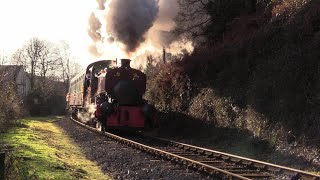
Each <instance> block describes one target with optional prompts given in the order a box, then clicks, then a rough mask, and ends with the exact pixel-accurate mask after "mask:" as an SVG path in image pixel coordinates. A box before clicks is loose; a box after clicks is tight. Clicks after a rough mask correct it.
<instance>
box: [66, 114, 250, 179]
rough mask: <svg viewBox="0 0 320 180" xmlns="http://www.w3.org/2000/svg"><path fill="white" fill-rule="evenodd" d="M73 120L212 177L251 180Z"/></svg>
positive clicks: (123, 142)
mask: <svg viewBox="0 0 320 180" xmlns="http://www.w3.org/2000/svg"><path fill="white" fill-rule="evenodd" d="M71 120H72V121H73V122H75V123H77V124H78V125H81V126H83V127H85V128H87V129H89V130H90V131H93V132H96V133H99V134H101V135H104V136H106V137H108V138H109V139H112V140H114V141H117V142H120V143H122V144H126V145H128V146H130V147H133V148H135V149H138V150H141V151H144V152H147V153H149V154H152V155H155V156H157V157H161V158H165V159H170V160H172V161H175V162H177V163H179V164H183V165H187V166H188V167H192V168H195V169H198V170H200V171H203V172H206V173H209V174H210V175H213V176H218V177H222V178H226V179H241V180H250V179H249V178H246V177H243V176H240V175H237V174H234V173H231V172H228V171H225V170H222V169H219V168H216V167H213V166H209V165H207V164H203V163H200V162H197V161H194V160H192V159H188V158H185V157H182V156H178V155H175V154H172V153H169V152H166V151H163V150H160V149H156V148H153V147H150V146H147V145H144V144H141V143H138V142H135V141H132V140H129V139H126V138H123V137H120V136H117V135H114V134H111V133H109V132H103V131H98V130H97V129H95V128H93V127H90V126H87V125H86V124H84V123H81V122H79V121H77V120H74V119H72V118H71Z"/></svg>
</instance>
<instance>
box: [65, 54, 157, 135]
mask: <svg viewBox="0 0 320 180" xmlns="http://www.w3.org/2000/svg"><path fill="white" fill-rule="evenodd" d="M116 64H117V63H116V61H114V60H101V61H96V62H94V63H92V64H90V65H88V66H87V68H86V70H85V71H84V72H82V73H80V74H78V75H77V76H76V77H74V78H73V79H72V80H71V81H70V88H69V93H68V95H67V98H66V99H67V103H68V106H69V108H70V109H71V111H72V117H73V118H74V119H77V120H80V121H82V122H85V123H87V124H89V125H91V126H93V127H95V128H97V129H98V130H109V129H111V130H112V129H116V130H139V129H152V128H153V127H154V126H155V114H156V110H155V108H154V106H152V105H151V104H149V103H148V102H147V101H146V100H145V99H143V95H144V93H145V92H146V75H145V74H144V73H143V72H141V71H139V70H137V69H134V68H131V67H130V59H121V67H116Z"/></svg>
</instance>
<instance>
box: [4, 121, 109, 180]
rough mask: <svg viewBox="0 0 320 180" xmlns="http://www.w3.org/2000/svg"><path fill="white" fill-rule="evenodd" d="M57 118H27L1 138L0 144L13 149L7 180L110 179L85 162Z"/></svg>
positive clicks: (8, 164)
mask: <svg viewBox="0 0 320 180" xmlns="http://www.w3.org/2000/svg"><path fill="white" fill-rule="evenodd" d="M57 120H58V118H57V117H45V118H28V119H23V120H21V126H19V127H16V128H13V129H11V130H9V131H8V132H6V133H3V134H0V137H1V138H0V143H1V144H4V143H5V144H7V145H9V146H13V147H14V148H13V149H14V151H13V152H12V153H9V155H8V158H7V159H8V160H7V166H10V167H7V171H8V172H7V173H8V179H59V180H60V179H110V178H109V177H108V176H106V175H105V174H103V173H102V172H101V170H100V168H99V167H98V166H97V165H96V164H95V163H94V162H92V161H90V160H88V159H86V158H85V155H84V154H83V152H82V150H81V148H79V147H78V146H77V145H76V144H75V143H74V142H73V141H72V140H70V139H69V137H68V136H67V135H66V133H65V131H64V130H63V129H62V128H60V127H59V126H57V125H56V124H55V123H54V122H55V121H57Z"/></svg>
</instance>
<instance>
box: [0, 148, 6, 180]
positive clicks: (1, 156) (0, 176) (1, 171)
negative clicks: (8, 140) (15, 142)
mask: <svg viewBox="0 0 320 180" xmlns="http://www.w3.org/2000/svg"><path fill="white" fill-rule="evenodd" d="M5 155H6V154H5V153H4V152H0V180H4V179H5V170H6V167H5V164H4V161H5V157H6V156H5Z"/></svg>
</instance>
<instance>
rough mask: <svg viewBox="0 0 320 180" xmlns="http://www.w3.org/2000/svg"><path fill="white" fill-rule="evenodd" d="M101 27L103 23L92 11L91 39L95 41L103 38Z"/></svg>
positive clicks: (90, 22) (89, 30)
mask: <svg viewBox="0 0 320 180" xmlns="http://www.w3.org/2000/svg"><path fill="white" fill-rule="evenodd" d="M100 28H101V23H100V21H99V19H98V18H97V17H96V16H95V14H94V13H91V15H90V17H89V28H88V34H89V36H90V37H91V39H92V40H93V41H95V42H97V41H100V40H101V39H102V37H101V33H100Z"/></svg>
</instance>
